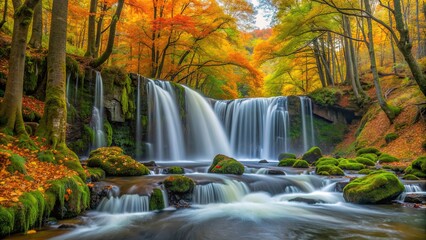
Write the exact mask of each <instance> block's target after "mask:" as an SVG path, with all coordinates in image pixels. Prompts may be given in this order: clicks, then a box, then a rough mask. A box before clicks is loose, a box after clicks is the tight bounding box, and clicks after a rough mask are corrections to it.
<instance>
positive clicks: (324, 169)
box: [315, 165, 345, 176]
mask: <svg viewBox="0 0 426 240" xmlns="http://www.w3.org/2000/svg"><path fill="white" fill-rule="evenodd" d="M315 172H316V173H317V174H318V175H334V176H344V175H345V173H344V172H343V170H342V169H341V168H340V167H338V166H334V165H322V166H318V167H317V168H316V169H315ZM325 173H327V174H325Z"/></svg>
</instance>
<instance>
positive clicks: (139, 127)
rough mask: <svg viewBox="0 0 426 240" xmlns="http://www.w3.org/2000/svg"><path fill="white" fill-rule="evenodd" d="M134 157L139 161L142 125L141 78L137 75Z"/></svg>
mask: <svg viewBox="0 0 426 240" xmlns="http://www.w3.org/2000/svg"><path fill="white" fill-rule="evenodd" d="M135 137H136V139H135V145H136V151H135V157H136V160H140V159H141V155H142V123H141V77H140V75H139V74H138V87H137V89H136V134H135Z"/></svg>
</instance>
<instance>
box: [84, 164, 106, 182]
mask: <svg viewBox="0 0 426 240" xmlns="http://www.w3.org/2000/svg"><path fill="white" fill-rule="evenodd" d="M87 171H88V172H89V175H90V176H89V177H90V180H91V181H92V182H98V181H101V180H103V179H104V178H105V171H104V170H102V169H101V168H91V167H88V168H87Z"/></svg>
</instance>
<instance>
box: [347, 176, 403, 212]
mask: <svg viewBox="0 0 426 240" xmlns="http://www.w3.org/2000/svg"><path fill="white" fill-rule="evenodd" d="M404 189H405V188H404V185H403V184H402V182H401V181H400V180H399V179H398V177H397V176H396V175H395V174H393V173H390V172H387V171H375V172H373V173H370V174H369V175H367V176H365V177H361V178H357V179H355V180H353V181H351V182H349V183H348V185H346V186H345V188H343V197H344V198H345V200H346V201H348V202H352V203H359V204H376V203H387V202H390V201H391V200H393V199H395V198H396V197H397V196H398V195H399V194H401V193H402V192H403V191H404Z"/></svg>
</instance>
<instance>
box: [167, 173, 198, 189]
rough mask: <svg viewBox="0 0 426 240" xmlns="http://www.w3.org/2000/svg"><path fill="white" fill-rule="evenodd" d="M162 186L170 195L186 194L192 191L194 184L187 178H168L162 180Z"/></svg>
mask: <svg viewBox="0 0 426 240" xmlns="http://www.w3.org/2000/svg"><path fill="white" fill-rule="evenodd" d="M164 186H165V187H166V189H167V191H169V192H172V193H188V192H191V191H192V190H193V189H194V186H195V183H194V180H192V179H191V178H189V177H185V176H170V177H168V178H166V179H165V180H164Z"/></svg>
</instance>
